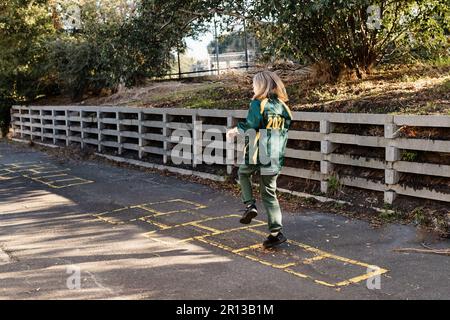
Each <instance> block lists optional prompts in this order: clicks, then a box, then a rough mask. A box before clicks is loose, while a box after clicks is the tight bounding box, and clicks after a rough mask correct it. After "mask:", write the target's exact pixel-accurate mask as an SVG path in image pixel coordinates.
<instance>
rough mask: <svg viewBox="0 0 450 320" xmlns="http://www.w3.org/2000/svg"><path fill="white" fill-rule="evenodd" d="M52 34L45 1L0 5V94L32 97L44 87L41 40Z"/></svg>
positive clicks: (8, 1) (11, 0) (11, 1)
mask: <svg viewBox="0 0 450 320" xmlns="http://www.w3.org/2000/svg"><path fill="white" fill-rule="evenodd" d="M53 33H54V29H53V24H52V20H51V13H50V12H49V10H48V6H47V1H46V0H35V1H32V0H4V1H2V2H1V4H0V97H3V99H13V100H16V101H27V100H32V99H34V98H35V97H36V96H37V95H39V93H40V92H41V91H42V90H45V86H46V80H48V79H45V76H43V72H42V66H43V63H42V62H43V61H44V59H45V55H46V49H45V43H46V42H47V41H48V38H49V37H51V36H52V34H53Z"/></svg>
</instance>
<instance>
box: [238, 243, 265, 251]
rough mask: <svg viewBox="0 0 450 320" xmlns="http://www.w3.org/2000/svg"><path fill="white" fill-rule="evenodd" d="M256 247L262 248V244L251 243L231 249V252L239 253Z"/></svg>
mask: <svg viewBox="0 0 450 320" xmlns="http://www.w3.org/2000/svg"><path fill="white" fill-rule="evenodd" d="M257 248H262V244H260V243H258V244H254V245H251V246H248V247H244V248H239V249H236V250H233V253H239V252H242V251H247V250H252V249H257Z"/></svg>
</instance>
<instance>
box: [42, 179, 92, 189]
mask: <svg viewBox="0 0 450 320" xmlns="http://www.w3.org/2000/svg"><path fill="white" fill-rule="evenodd" d="M89 183H94V181H89V180H85V181H83V182H80V183H71V184H67V185H63V186H55V185H51V184H49V186H50V187H52V188H55V189H62V188H67V187H73V186H79V185H83V184H89Z"/></svg>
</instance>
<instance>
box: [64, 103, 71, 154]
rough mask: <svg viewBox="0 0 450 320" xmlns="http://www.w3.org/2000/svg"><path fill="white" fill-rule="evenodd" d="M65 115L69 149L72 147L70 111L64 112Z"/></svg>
mask: <svg viewBox="0 0 450 320" xmlns="http://www.w3.org/2000/svg"><path fill="white" fill-rule="evenodd" d="M64 115H65V117H66V147H68V146H69V145H70V139H69V137H70V120H69V115H70V112H69V110H68V109H66V110H65V111H64Z"/></svg>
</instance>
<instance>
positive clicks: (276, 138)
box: [237, 95, 292, 175]
mask: <svg viewBox="0 0 450 320" xmlns="http://www.w3.org/2000/svg"><path fill="white" fill-rule="evenodd" d="M291 121H292V114H291V111H290V109H289V107H288V106H287V105H286V104H285V103H284V102H282V101H281V100H279V99H278V98H277V96H276V95H272V96H270V97H269V98H268V99H264V100H262V101H260V100H252V101H251V103H250V109H249V112H248V115H247V118H246V120H245V121H243V122H240V123H238V125H237V127H238V130H239V131H240V133H245V134H248V133H249V131H250V130H251V129H253V130H255V132H256V135H251V134H249V135H248V136H247V137H246V138H247V140H246V151H245V163H246V164H257V165H260V166H261V173H263V171H265V174H268V175H270V174H278V173H279V172H280V170H281V168H282V166H283V165H284V153H285V149H286V144H287V139H288V130H289V126H290V125H291Z"/></svg>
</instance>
